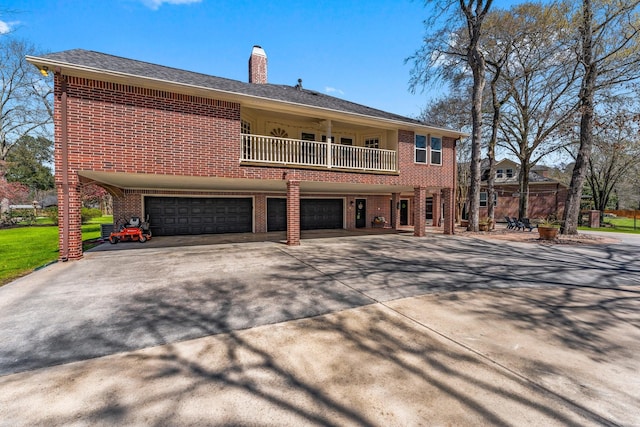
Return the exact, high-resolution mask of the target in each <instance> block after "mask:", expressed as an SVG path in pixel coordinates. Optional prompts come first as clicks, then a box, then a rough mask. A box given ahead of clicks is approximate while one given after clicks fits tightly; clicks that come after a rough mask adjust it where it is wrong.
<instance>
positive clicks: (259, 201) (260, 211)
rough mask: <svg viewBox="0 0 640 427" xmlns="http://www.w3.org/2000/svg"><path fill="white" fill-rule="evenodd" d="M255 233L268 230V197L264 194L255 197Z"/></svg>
mask: <svg viewBox="0 0 640 427" xmlns="http://www.w3.org/2000/svg"><path fill="white" fill-rule="evenodd" d="M253 220H254V226H253V231H254V233H266V232H267V198H266V197H265V195H264V194H257V195H256V196H255V197H254V198H253Z"/></svg>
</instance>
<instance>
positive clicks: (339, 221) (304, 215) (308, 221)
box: [300, 199, 344, 230]
mask: <svg viewBox="0 0 640 427" xmlns="http://www.w3.org/2000/svg"><path fill="white" fill-rule="evenodd" d="M343 204H344V202H343V200H342V199H300V229H301V230H320V229H329V228H344V227H343V220H344V215H343Z"/></svg>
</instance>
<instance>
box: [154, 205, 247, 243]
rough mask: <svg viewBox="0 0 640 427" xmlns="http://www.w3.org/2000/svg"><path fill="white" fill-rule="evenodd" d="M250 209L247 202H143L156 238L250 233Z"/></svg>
mask: <svg viewBox="0 0 640 427" xmlns="http://www.w3.org/2000/svg"><path fill="white" fill-rule="evenodd" d="M252 206H253V203H252V199H251V198H191V197H146V198H145V212H146V214H147V215H149V221H150V223H151V231H152V233H153V234H154V235H156V236H174V235H181V234H219V233H250V232H251V231H253V228H252V225H253V219H252V218H253V211H252Z"/></svg>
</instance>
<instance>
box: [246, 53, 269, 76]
mask: <svg viewBox="0 0 640 427" xmlns="http://www.w3.org/2000/svg"><path fill="white" fill-rule="evenodd" d="M249 83H258V84H266V83H267V54H266V53H265V52H264V49H262V48H261V47H260V46H258V45H256V46H254V47H253V49H252V50H251V57H250V58H249Z"/></svg>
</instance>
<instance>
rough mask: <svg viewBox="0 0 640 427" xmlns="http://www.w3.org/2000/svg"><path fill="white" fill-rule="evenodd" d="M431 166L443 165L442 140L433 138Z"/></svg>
mask: <svg viewBox="0 0 640 427" xmlns="http://www.w3.org/2000/svg"><path fill="white" fill-rule="evenodd" d="M431 164H432V165H441V164H442V138H438V137H435V136H432V137H431Z"/></svg>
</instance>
